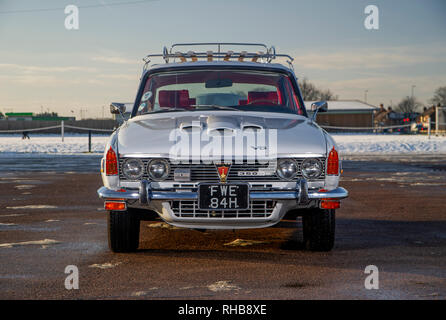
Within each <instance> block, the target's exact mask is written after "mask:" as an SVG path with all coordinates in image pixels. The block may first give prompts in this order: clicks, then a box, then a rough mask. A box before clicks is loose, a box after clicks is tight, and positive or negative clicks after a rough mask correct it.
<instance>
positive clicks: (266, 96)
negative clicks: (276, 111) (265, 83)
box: [247, 91, 279, 104]
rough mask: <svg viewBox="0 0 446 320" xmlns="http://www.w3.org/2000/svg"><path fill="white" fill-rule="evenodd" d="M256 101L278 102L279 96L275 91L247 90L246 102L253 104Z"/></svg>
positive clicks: (263, 102)
mask: <svg viewBox="0 0 446 320" xmlns="http://www.w3.org/2000/svg"><path fill="white" fill-rule="evenodd" d="M256 102H259V103H260V104H265V103H272V104H279V96H278V95H277V91H259V92H257V91H249V92H248V102H247V103H248V104H255V103H256Z"/></svg>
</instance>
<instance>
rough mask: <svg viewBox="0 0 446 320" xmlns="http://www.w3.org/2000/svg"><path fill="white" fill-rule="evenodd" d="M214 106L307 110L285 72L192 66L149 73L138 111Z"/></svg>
mask: <svg viewBox="0 0 446 320" xmlns="http://www.w3.org/2000/svg"><path fill="white" fill-rule="evenodd" d="M212 109H216V110H237V111H266V112H286V113H294V114H300V115H303V114H304V112H303V108H302V106H301V105H300V104H299V100H298V99H297V97H296V94H295V92H294V90H293V87H292V84H291V81H290V79H289V78H288V76H286V75H284V74H281V73H274V72H257V71H237V70H229V71H228V70H193V71H191V70H189V71H179V72H163V73H157V74H153V75H151V76H149V77H148V78H147V81H146V83H145V85H144V91H143V94H142V96H141V99H140V101H138V104H137V110H136V115H140V114H145V113H152V112H169V111H195V110H212Z"/></svg>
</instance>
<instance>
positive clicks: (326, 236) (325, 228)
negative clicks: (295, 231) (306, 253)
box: [302, 209, 335, 251]
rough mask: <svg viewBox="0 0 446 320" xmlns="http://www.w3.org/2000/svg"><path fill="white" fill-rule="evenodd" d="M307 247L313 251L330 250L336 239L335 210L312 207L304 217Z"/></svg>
mask: <svg viewBox="0 0 446 320" xmlns="http://www.w3.org/2000/svg"><path fill="white" fill-rule="evenodd" d="M302 224H303V233H304V243H305V247H306V248H307V249H308V250H311V251H330V250H331V249H333V246H334V239H335V210H333V209H311V210H310V212H307V213H306V214H305V215H304V216H303V217H302Z"/></svg>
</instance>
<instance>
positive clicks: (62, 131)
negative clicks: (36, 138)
mask: <svg viewBox="0 0 446 320" xmlns="http://www.w3.org/2000/svg"><path fill="white" fill-rule="evenodd" d="M66 128H68V129H72V130H75V132H85V131H87V132H88V152H91V133H92V132H93V131H94V132H103V133H112V132H113V129H98V128H85V127H77V126H71V125H66V124H65V122H64V121H62V122H61V123H60V125H57V126H49V127H40V128H32V129H20V130H19V129H16V130H0V133H24V132H36V131H47V133H54V132H51V131H53V130H56V129H60V136H61V138H62V142H64V139H65V129H66ZM57 132H59V131H57Z"/></svg>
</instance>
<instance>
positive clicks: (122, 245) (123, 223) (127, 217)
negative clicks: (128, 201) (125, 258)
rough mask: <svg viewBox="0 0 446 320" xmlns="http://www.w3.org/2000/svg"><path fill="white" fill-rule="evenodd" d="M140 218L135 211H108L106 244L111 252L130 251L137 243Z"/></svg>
mask: <svg viewBox="0 0 446 320" xmlns="http://www.w3.org/2000/svg"><path fill="white" fill-rule="evenodd" d="M139 225H140V219H139V216H138V214H137V212H134V211H132V209H130V208H129V209H127V211H109V214H108V245H109V247H110V250H112V251H113V252H132V251H135V250H136V249H138V245H139Z"/></svg>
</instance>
